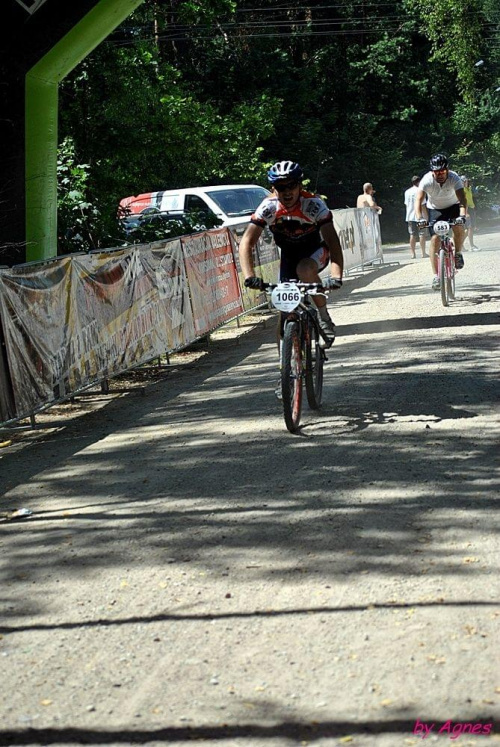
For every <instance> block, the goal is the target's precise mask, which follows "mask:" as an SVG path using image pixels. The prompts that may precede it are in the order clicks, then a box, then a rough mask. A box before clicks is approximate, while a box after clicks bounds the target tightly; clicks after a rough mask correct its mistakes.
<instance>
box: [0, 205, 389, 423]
mask: <svg viewBox="0 0 500 747" xmlns="http://www.w3.org/2000/svg"><path fill="white" fill-rule="evenodd" d="M333 215H334V223H335V226H336V229H337V231H338V232H339V236H340V238H341V242H342V247H343V251H344V256H345V260H346V269H350V268H352V267H355V266H363V265H364V264H366V263H368V262H372V261H374V260H375V259H380V258H381V257H382V252H381V243H380V230H379V228H378V216H377V215H376V214H374V213H373V211H367V210H366V209H362V210H354V209H350V210H340V211H339V210H336V211H334V212H333ZM374 218H376V221H375V220H374ZM247 225H248V224H247V223H245V224H241V225H239V226H231V227H230V228H219V229H213V230H210V231H204V232H202V233H199V234H194V235H189V236H184V237H181V238H177V239H172V240H168V241H164V242H161V241H160V242H155V243H154V244H144V245H137V246H130V247H120V248H116V249H109V250H106V251H97V252H90V253H89V254H75V255H69V256H65V257H58V258H55V259H53V260H49V261H42V262H33V263H28V264H25V265H16V266H14V267H12V268H7V269H0V425H4V424H6V423H11V422H13V421H16V420H22V419H25V418H28V417H30V418H32V417H33V416H34V415H35V414H36V413H37V412H39V411H41V410H43V409H45V408H47V407H49V406H50V405H52V404H55V403H56V402H60V401H63V400H65V399H68V398H69V397H71V396H73V395H75V394H76V393H78V392H79V391H82V390H84V389H87V388H89V387H91V386H93V385H96V384H99V383H100V382H102V381H104V380H106V379H109V378H112V377H115V376H117V375H118V374H121V373H124V372H126V371H127V370H129V369H131V368H135V367H137V366H140V365H143V364H145V363H148V362H149V361H151V360H153V359H155V358H159V357H160V356H162V355H164V354H168V353H171V352H175V351H176V350H180V349H182V348H185V347H187V346H188V345H190V344H191V343H193V342H194V341H195V340H196V339H199V338H200V337H203V336H205V335H206V334H208V333H210V332H211V331H213V330H215V329H216V328H218V327H220V326H221V325H222V324H226V323H227V322H229V321H231V320H233V319H235V318H237V317H238V316H240V315H241V314H244V313H248V312H249V311H251V310H252V309H255V308H258V307H260V306H262V305H263V304H264V303H265V302H266V297H265V295H263V294H262V293H259V292H258V291H252V290H249V289H247V288H245V287H244V284H243V277H242V273H241V267H240V263H239V258H238V245H239V241H240V239H241V236H242V235H243V233H244V230H245V228H246V226H247ZM377 231H378V233H377ZM254 263H255V271H256V274H258V275H259V276H261V277H262V278H263V279H264V280H266V281H268V282H273V281H275V280H276V278H277V276H278V268H279V253H278V249H277V247H276V245H275V243H274V241H273V239H272V235H271V233H270V231H269V229H265V230H264V231H263V234H262V237H261V239H260V240H259V242H258V244H257V246H256V248H255V251H254Z"/></svg>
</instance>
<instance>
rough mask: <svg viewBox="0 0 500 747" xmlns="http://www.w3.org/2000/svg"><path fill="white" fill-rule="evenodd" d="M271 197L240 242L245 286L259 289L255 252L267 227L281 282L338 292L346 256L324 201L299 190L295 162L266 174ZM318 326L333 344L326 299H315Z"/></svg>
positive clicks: (281, 163) (298, 169) (281, 164)
mask: <svg viewBox="0 0 500 747" xmlns="http://www.w3.org/2000/svg"><path fill="white" fill-rule="evenodd" d="M267 177H268V179H269V182H270V183H271V185H272V189H273V194H272V195H271V197H266V199H265V200H263V202H261V204H260V205H259V206H258V208H257V209H256V211H255V213H254V214H253V215H252V217H251V218H250V223H249V225H248V228H247V229H246V231H245V233H244V234H243V237H242V239H241V242H240V247H239V252H240V261H241V268H242V270H243V274H244V275H245V286H246V287H247V288H255V289H260V288H261V287H262V280H261V278H258V277H255V274H254V266H253V249H254V247H255V245H256V244H257V241H258V240H259V237H260V235H261V234H262V231H263V230H264V228H265V227H266V226H269V229H270V230H271V232H272V234H273V236H274V240H275V242H276V244H277V245H278V246H279V248H280V250H281V260H280V280H301V281H302V282H303V283H318V284H321V285H323V286H324V287H330V288H340V286H341V285H342V271H343V267H344V257H343V255H342V247H341V245H340V241H339V237H338V236H337V232H336V230H335V228H334V226H333V218H332V214H331V212H330V210H329V209H328V207H327V206H326V204H325V203H324V202H323V200H322V199H321V198H320V197H318V196H317V195H314V194H312V193H310V192H306V191H305V190H303V189H302V178H303V172H302V169H301V167H300V166H299V164H298V163H294V162H293V161H279V162H278V163H275V164H274V165H273V166H271V168H270V169H269V171H268V173H267ZM328 262H330V263H331V264H330V273H331V278H329V279H328V280H321V278H320V277H319V273H320V272H321V270H324V268H325V267H326V266H327V264H328ZM314 303H315V304H316V307H317V309H318V315H319V324H320V327H321V329H322V330H323V332H324V333H325V335H326V336H327V337H329V338H330V339H331V341H332V342H333V340H334V338H335V325H334V323H333V321H332V319H331V318H330V315H329V313H328V309H327V307H326V298H325V297H324V296H314Z"/></svg>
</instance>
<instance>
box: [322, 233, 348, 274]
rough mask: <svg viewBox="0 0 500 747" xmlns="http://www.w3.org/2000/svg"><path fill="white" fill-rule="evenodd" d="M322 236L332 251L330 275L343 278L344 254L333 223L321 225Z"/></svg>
mask: <svg viewBox="0 0 500 747" xmlns="http://www.w3.org/2000/svg"><path fill="white" fill-rule="evenodd" d="M320 230H321V236H322V237H323V240H324V242H325V244H326V245H327V247H328V249H329V252H330V275H331V276H332V278H342V273H343V271H344V255H343V253H342V246H341V243H340V240H339V237H338V234H337V231H336V230H335V226H334V225H333V223H325V224H324V226H321V229H320Z"/></svg>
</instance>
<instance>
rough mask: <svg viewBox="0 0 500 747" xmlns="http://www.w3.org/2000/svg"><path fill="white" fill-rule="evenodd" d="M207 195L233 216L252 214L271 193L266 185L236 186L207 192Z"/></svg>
mask: <svg viewBox="0 0 500 747" xmlns="http://www.w3.org/2000/svg"><path fill="white" fill-rule="evenodd" d="M207 195H208V196H209V197H210V198H211V199H212V200H213V201H214V202H215V203H216V204H217V205H218V206H219V207H220V209H221V210H222V212H223V213H225V214H226V215H228V216H230V217H231V218H234V217H238V216H240V215H251V214H252V213H253V212H254V210H255V208H256V207H257V206H258V205H260V203H261V202H262V200H263V199H264V198H265V197H267V196H268V195H269V192H268V190H267V189H264V187H235V188H234V189H220V190H213V191H210V192H207Z"/></svg>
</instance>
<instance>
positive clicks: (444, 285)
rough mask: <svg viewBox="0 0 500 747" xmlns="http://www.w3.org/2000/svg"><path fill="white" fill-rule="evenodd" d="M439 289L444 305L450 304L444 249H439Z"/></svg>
mask: <svg viewBox="0 0 500 747" xmlns="http://www.w3.org/2000/svg"><path fill="white" fill-rule="evenodd" d="M438 271H439V289H440V291H441V301H442V302H443V306H448V282H447V278H446V252H445V250H444V249H441V250H440V251H439V263H438Z"/></svg>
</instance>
